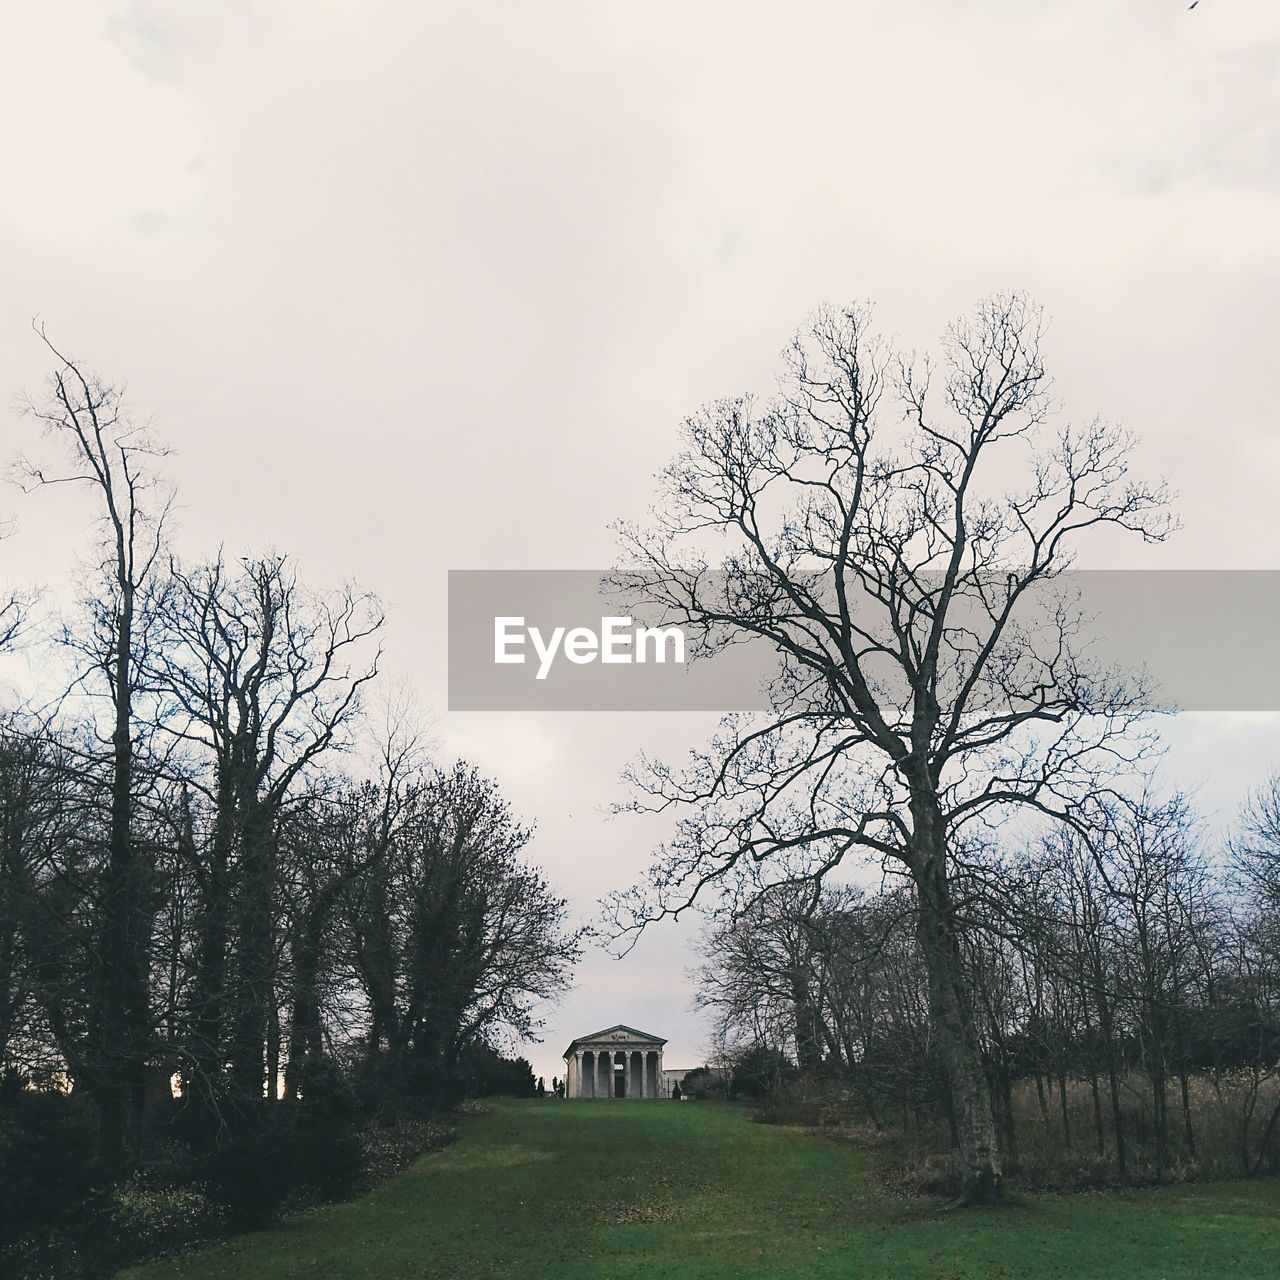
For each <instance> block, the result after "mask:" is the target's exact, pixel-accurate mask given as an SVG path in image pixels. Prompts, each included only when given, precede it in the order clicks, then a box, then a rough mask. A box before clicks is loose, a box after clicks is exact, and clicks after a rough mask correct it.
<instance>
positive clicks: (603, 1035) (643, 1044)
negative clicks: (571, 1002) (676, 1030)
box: [564, 1022, 667, 1058]
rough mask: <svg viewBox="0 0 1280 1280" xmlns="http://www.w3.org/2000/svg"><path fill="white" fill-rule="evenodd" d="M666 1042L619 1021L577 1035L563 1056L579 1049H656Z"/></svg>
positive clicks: (661, 1038)
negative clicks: (588, 1032) (615, 1024)
mask: <svg viewBox="0 0 1280 1280" xmlns="http://www.w3.org/2000/svg"><path fill="white" fill-rule="evenodd" d="M666 1043H667V1042H666V1040H665V1039H664V1038H663V1037H662V1036H655V1035H652V1034H651V1033H650V1032H648V1031H641V1030H640V1029H639V1028H638V1027H629V1026H627V1025H626V1023H623V1022H620V1023H618V1024H617V1026H613V1027H606V1028H605V1029H604V1030H603V1031H593V1032H592V1033H591V1034H590V1035H586V1036H578V1037H577V1038H576V1039H575V1040H573V1041H571V1042H570V1044H569V1047H568V1048H567V1049H566V1050H565V1051H564V1056H565V1057H566V1058H568V1057H571V1056H572V1055H573V1054H575V1053H576V1052H578V1050H580V1049H583V1050H594V1049H597V1048H599V1049H610V1048H617V1049H646V1048H652V1049H656V1048H658V1047H659V1046H661V1045H664V1044H666Z"/></svg>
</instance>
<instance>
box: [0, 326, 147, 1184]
mask: <svg viewBox="0 0 1280 1280" xmlns="http://www.w3.org/2000/svg"><path fill="white" fill-rule="evenodd" d="M37 332H38V333H39V334H40V337H41V339H42V340H43V341H44V343H45V345H46V346H47V347H48V349H49V352H50V353H51V354H52V355H53V357H54V358H55V360H56V361H57V368H56V370H55V371H54V373H53V375H52V377H51V379H50V383H49V388H48V395H47V397H46V398H45V399H44V400H43V401H41V402H38V403H37V402H32V403H31V404H30V405H29V406H28V410H29V413H30V415H31V416H32V417H33V418H35V419H36V420H37V421H38V422H40V423H41V424H42V425H43V427H44V429H45V433H46V434H47V435H49V436H52V437H54V438H55V439H56V440H57V442H58V443H59V444H60V445H61V446H62V449H63V452H64V455H65V463H64V464H63V465H62V466H58V465H54V466H52V467H46V466H44V465H40V464H37V463H36V462H33V461H32V460H30V459H29V458H25V457H24V458H22V459H20V460H19V462H18V466H17V470H18V474H19V477H20V479H21V480H22V481H23V482H24V483H25V484H26V485H27V486H28V487H43V486H47V485H55V484H73V485H81V486H87V487H88V488H90V489H91V490H92V491H93V492H94V496H95V499H96V502H97V508H98V516H99V519H100V522H101V527H102V542H101V559H100V562H99V565H98V575H99V578H100V583H99V586H100V590H99V591H98V592H95V594H94V596H93V599H92V601H91V610H92V612H93V615H94V618H93V621H94V624H95V625H94V627H93V629H92V633H91V634H90V635H89V636H88V637H86V638H85V639H84V640H83V641H81V642H80V643H79V644H78V646H77V647H79V648H80V650H81V652H82V653H83V654H84V655H85V656H86V657H87V658H88V661H89V670H88V671H87V672H86V673H85V675H86V678H87V681H88V683H89V684H90V685H93V684H95V683H96V684H99V685H100V687H105V690H106V692H107V694H108V696H109V699H110V704H111V712H112V714H111V733H110V741H111V761H112V779H111V798H110V814H111V818H110V831H109V835H108V841H107V859H106V872H105V878H104V879H105V883H104V887H103V895H102V904H101V919H100V955H99V960H100V989H99V992H98V998H97V1000H96V1001H95V1022H96V1029H95V1036H94V1038H95V1040H96V1041H97V1051H96V1053H95V1058H96V1060H97V1061H98V1064H99V1066H98V1069H97V1071H96V1072H95V1075H96V1080H95V1081H94V1090H95V1092H96V1093H97V1095H98V1100H99V1106H100V1116H101V1120H100V1126H101V1128H100V1141H99V1157H100V1160H101V1162H102V1164H103V1165H104V1166H105V1167H107V1168H116V1167H118V1166H119V1165H120V1164H121V1163H122V1161H123V1160H124V1156H125V1151H126V1143H127V1139H128V1131H129V1121H130V1114H131V1111H133V1112H136V1110H137V1107H138V1106H139V1105H140V1103H141V1093H142V1089H143V1087H144V1079H143V1066H144V1061H145V1057H146V1053H147V1037H148V1034H149V1011H148V1003H147V958H146V944H147V938H146V934H147V924H146V920H145V913H144V912H143V911H142V910H141V905H140V904H141V899H142V895H143V893H144V891H145V881H146V876H145V868H144V867H142V866H141V865H140V863H139V859H138V851H137V848H136V845H135V839H134V831H133V822H134V818H133V804H134V767H135V766H134V755H135V731H136V725H135V714H134V712H135V697H136V691H137V683H138V677H139V669H140V661H139V658H140V654H141V651H142V649H143V647H144V645H145V643H146V635H145V629H144V627H143V626H142V625H141V618H142V614H143V611H144V609H145V608H146V601H147V596H148V593H149V590H150V588H151V587H152V585H153V584H154V579H155V569H156V566H157V563H158V562H159V559H160V554H161V550H162V548H163V545H164V530H165V520H166V517H167V515H168V513H169V509H170V505H171V502H172V495H171V492H170V491H169V490H168V488H167V487H166V485H165V484H164V483H163V481H162V480H161V479H160V478H159V477H158V475H157V473H156V471H155V463H156V461H157V460H158V459H160V458H162V457H163V456H164V455H165V453H166V450H165V449H164V448H163V446H161V445H160V444H159V442H158V441H157V440H156V438H155V437H154V436H153V435H152V433H151V432H150V431H149V430H148V429H147V428H145V427H143V426H140V425H138V424H136V423H134V422H132V421H131V420H130V419H129V417H128V415H127V413H126V412H125V409H124V401H123V393H122V392H121V390H120V389H119V388H118V387H115V386H113V385H111V384H110V383H108V382H105V381H104V380H102V379H101V378H99V377H97V376H96V375H94V374H91V373H89V372H87V371H85V370H84V369H83V368H82V367H81V366H80V365H78V364H77V363H76V362H74V361H72V360H70V359H68V358H67V357H66V356H64V355H63V354H62V353H61V352H60V351H59V350H58V349H57V348H56V347H55V346H54V345H53V343H52V342H50V341H49V339H48V337H47V336H46V335H45V333H44V330H43V329H42V328H40V329H38V330H37Z"/></svg>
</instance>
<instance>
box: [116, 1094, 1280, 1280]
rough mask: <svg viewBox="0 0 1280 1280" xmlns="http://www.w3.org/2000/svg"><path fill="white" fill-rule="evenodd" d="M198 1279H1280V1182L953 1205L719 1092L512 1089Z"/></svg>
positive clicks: (150, 1274) (225, 1256)
mask: <svg viewBox="0 0 1280 1280" xmlns="http://www.w3.org/2000/svg"><path fill="white" fill-rule="evenodd" d="M121 1274H122V1276H128V1277H131V1278H136V1280H142V1278H143V1277H145V1278H146V1280H160V1278H161V1277H166V1276H184V1277H192V1278H196V1277H215V1276H217V1277H244V1280H259V1278H260V1277H273V1278H274V1277H286V1276H307V1277H329V1276H332V1277H339V1276H341V1277H348V1276H351V1277H354V1276H361V1277H364V1276H367V1277H378V1278H379V1280H395V1278H397V1277H441V1278H444V1277H448V1278H449V1280H462V1278H464V1277H483V1278H485V1280H488V1278H489V1277H497V1276H511V1277H520V1280H541V1278H542V1277H561V1278H563V1280H579V1278H581V1280H586V1278H587V1277H590V1280H623V1278H624V1277H645V1278H646V1280H647V1278H650V1277H659V1276H663V1277H671V1278H672V1280H702V1278H704V1277H705V1278H706V1280H712V1278H716V1280H719V1278H721V1277H723V1278H724V1280H742V1278H743V1277H769V1278H770V1280H773V1278H775V1277H777V1278H789V1277H833V1278H835V1277H839V1278H840V1280H849V1278H851V1277H859V1276H867V1277H877V1278H879V1277H893V1278H894V1280H900V1278H901V1280H906V1278H907V1277H916V1276H918V1277H927V1278H928V1280H948V1278H951V1277H974V1278H975V1280H977V1278H979V1277H981V1278H982V1280H992V1278H993V1277H999V1276H1007V1277H1041V1276H1043V1277H1050V1276H1052V1277H1059V1278H1061V1277H1072V1276H1089V1277H1101V1276H1116V1277H1124V1278H1125V1280H1137V1278H1139V1277H1152V1278H1153V1280H1154V1278H1155V1277H1165V1278H1172V1277H1179V1276H1187V1277H1193V1276H1194V1277H1203V1278H1209V1277H1212V1278H1213V1280H1217V1278H1219V1277H1229V1276H1242V1277H1244V1276H1247V1277H1262V1276H1280V1183H1276V1182H1274V1181H1273V1182H1265V1183H1230V1184H1216V1185H1206V1186H1197V1187H1189V1188H1176V1189H1169V1190H1160V1191H1144V1192H1134V1193H1132V1194H1126V1195H1087V1196H1063V1197H1047V1196H1046V1197H1036V1198H1034V1199H1028V1200H1024V1201H1022V1202H1021V1203H1019V1204H1018V1205H1017V1206H1016V1207H1010V1208H1002V1209H997V1210H991V1211H968V1212H961V1213H939V1212H937V1210H936V1209H935V1208H934V1207H933V1206H932V1205H930V1204H926V1203H923V1202H920V1201H909V1200H902V1199H897V1198H894V1197H892V1196H888V1195H885V1194H883V1193H881V1192H880V1191H878V1190H877V1188H876V1187H875V1186H874V1185H872V1184H871V1183H870V1182H869V1181H868V1180H867V1178H866V1176H865V1172H864V1166H863V1162H862V1160H861V1157H860V1156H859V1154H858V1153H857V1152H856V1151H855V1150H853V1149H852V1148H850V1147H848V1146H844V1145H840V1144H837V1143H834V1142H830V1141H827V1140H824V1139H821V1138H816V1137H813V1136H810V1135H808V1134H805V1133H801V1132H797V1131H795V1130H789V1129H780V1128H773V1127H766V1126H763V1125H756V1124H752V1123H750V1121H749V1120H748V1119H747V1116H746V1114H745V1113H744V1112H743V1111H741V1110H739V1109H738V1108H735V1107H728V1106H716V1105H714V1104H709V1103H692V1104H676V1103H663V1102H653V1103H636V1102H632V1103H627V1102H568V1103H564V1102H554V1101H546V1102H498V1103H494V1104H492V1106H491V1109H490V1110H489V1112H488V1113H487V1114H485V1115H483V1116H477V1117H473V1118H471V1119H468V1120H467V1121H466V1122H465V1123H464V1127H463V1131H462V1137H461V1139H460V1141H459V1142H457V1143H456V1144H455V1145H454V1146H453V1147H451V1148H449V1149H447V1150H445V1151H442V1152H437V1153H434V1154H432V1155H428V1156H425V1157H424V1158H423V1159H421V1160H420V1161H419V1162H418V1163H417V1164H416V1165H414V1166H413V1167H412V1168H411V1169H409V1170H408V1171H407V1172H406V1173H404V1174H402V1175H401V1176H400V1177H398V1178H395V1179H394V1180H392V1181H391V1182H389V1183H387V1184H386V1185H385V1186H383V1187H381V1188H380V1189H379V1190H377V1191H376V1192H374V1193H373V1194H372V1195H369V1196H366V1197H365V1198H364V1199H362V1200H358V1201H354V1202H351V1203H348V1204H343V1205H336V1206H332V1207H329V1208H325V1209H320V1210H316V1211H313V1212H310V1213H307V1214H303V1215H299V1216H298V1217H295V1218H293V1219H291V1220H289V1221H288V1222H286V1223H284V1224H283V1225H281V1226H279V1227H277V1228H274V1229H273V1230H270V1231H264V1232H260V1233H258V1234H255V1235H250V1236H244V1237H241V1238H239V1239H237V1240H235V1241H233V1242H231V1243H229V1244H226V1245H223V1246H220V1247H218V1248H214V1249H211V1250H208V1251H206V1252H204V1253H201V1254H198V1255H196V1256H195V1257H193V1258H189V1259H183V1260H179V1261H168V1262H162V1263H156V1264H153V1265H151V1266H147V1267H138V1268H134V1269H131V1270H129V1271H126V1272H123V1273H121Z"/></svg>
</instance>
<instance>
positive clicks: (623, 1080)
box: [613, 1060, 627, 1098]
mask: <svg viewBox="0 0 1280 1280" xmlns="http://www.w3.org/2000/svg"><path fill="white" fill-rule="evenodd" d="M613 1096H614V1097H615V1098H625V1097H626V1096H627V1068H626V1067H625V1066H622V1065H620V1064H619V1063H618V1062H617V1061H616V1060H615V1062H614V1064H613Z"/></svg>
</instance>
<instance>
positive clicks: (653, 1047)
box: [564, 1023, 670, 1098]
mask: <svg viewBox="0 0 1280 1280" xmlns="http://www.w3.org/2000/svg"><path fill="white" fill-rule="evenodd" d="M666 1043H667V1042H666V1041H665V1040H664V1039H663V1038H662V1037H661V1036H654V1035H650V1034H649V1033H648V1032H647V1031H637V1030H636V1028H635V1027H628V1026H625V1025H623V1024H621V1023H619V1024H618V1025H617V1026H616V1027H609V1028H607V1029H606V1030H604V1031H595V1032H593V1033H592V1034H591V1035H589V1036H579V1037H578V1038H577V1039H576V1040H574V1041H573V1043H572V1044H570V1046H569V1047H568V1048H567V1049H566V1050H565V1053H564V1060H565V1097H566V1098H659V1097H662V1096H663V1093H662V1079H663V1072H662V1046H663V1045H665V1044H666ZM667 1096H670V1095H669V1094H668V1095H667Z"/></svg>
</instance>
